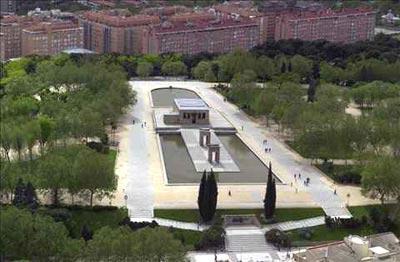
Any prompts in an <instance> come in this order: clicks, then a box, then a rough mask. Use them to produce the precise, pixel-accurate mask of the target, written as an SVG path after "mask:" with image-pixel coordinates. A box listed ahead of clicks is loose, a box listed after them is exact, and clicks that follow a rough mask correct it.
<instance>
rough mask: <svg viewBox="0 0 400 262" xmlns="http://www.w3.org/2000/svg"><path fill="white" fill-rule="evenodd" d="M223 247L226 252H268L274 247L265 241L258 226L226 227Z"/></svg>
mask: <svg viewBox="0 0 400 262" xmlns="http://www.w3.org/2000/svg"><path fill="white" fill-rule="evenodd" d="M225 230H226V237H225V248H226V250H227V251H228V252H268V251H274V250H275V248H274V247H273V246H272V245H269V244H268V243H267V242H266V241H265V236H264V233H263V231H262V230H260V228H258V227H255V226H254V227H228V228H226V229H225Z"/></svg>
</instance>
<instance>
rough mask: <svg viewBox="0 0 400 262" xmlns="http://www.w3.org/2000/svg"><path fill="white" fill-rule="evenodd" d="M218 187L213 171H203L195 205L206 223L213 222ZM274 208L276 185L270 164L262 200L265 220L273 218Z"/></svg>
mask: <svg viewBox="0 0 400 262" xmlns="http://www.w3.org/2000/svg"><path fill="white" fill-rule="evenodd" d="M217 200H218V186H217V181H216V179H215V174H214V171H213V170H211V171H210V173H209V174H207V172H206V171H205V170H204V172H203V176H202V178H201V181H200V185H199V193H198V199H197V204H198V207H199V214H200V217H201V220H202V221H203V222H205V223H208V222H210V221H212V220H213V218H214V216H215V212H216V210H217ZM275 208H276V184H275V178H274V175H273V172H272V165H271V162H270V163H269V168H268V178H267V188H266V191H265V198H264V216H265V218H266V219H270V218H273V216H274V213H275Z"/></svg>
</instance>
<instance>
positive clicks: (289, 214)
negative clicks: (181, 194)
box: [154, 208, 324, 223]
mask: <svg viewBox="0 0 400 262" xmlns="http://www.w3.org/2000/svg"><path fill="white" fill-rule="evenodd" d="M262 213H263V209H218V210H217V215H221V216H223V215H246V214H247V215H248V214H255V215H256V216H257V217H260V215H261V214H262ZM154 215H155V216H156V217H159V218H166V219H172V220H177V221H182V222H194V223H197V222H198V221H199V213H198V210H197V209H155V210H154ZM323 215H324V211H323V210H322V208H278V209H276V211H275V220H276V221H277V222H285V221H290V220H299V219H305V218H312V217H316V216H323Z"/></svg>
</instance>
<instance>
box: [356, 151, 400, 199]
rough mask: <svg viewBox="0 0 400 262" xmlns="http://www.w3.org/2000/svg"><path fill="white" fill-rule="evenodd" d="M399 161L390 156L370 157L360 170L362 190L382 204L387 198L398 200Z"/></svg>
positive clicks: (399, 194)
mask: <svg viewBox="0 0 400 262" xmlns="http://www.w3.org/2000/svg"><path fill="white" fill-rule="evenodd" d="M399 170H400V162H399V161H398V159H397V158H394V157H391V156H385V155H383V156H377V157H375V158H374V159H371V160H370V161H369V162H368V163H367V165H366V166H365V168H364V170H363V171H362V174H361V175H362V179H361V187H362V192H363V193H364V194H365V195H368V196H370V197H372V198H377V199H379V200H380V201H381V203H382V204H384V203H385V201H386V200H387V199H389V198H395V199H397V200H398V201H399V200H400V173H399V172H400V171H399Z"/></svg>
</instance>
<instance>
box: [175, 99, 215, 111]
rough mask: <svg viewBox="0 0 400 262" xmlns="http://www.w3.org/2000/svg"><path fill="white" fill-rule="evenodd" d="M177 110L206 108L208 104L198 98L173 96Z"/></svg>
mask: <svg viewBox="0 0 400 262" xmlns="http://www.w3.org/2000/svg"><path fill="white" fill-rule="evenodd" d="M174 102H175V105H176V107H177V108H178V110H202V111H204V110H208V106H207V105H206V103H204V101H203V100H201V99H199V98H175V99H174Z"/></svg>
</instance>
